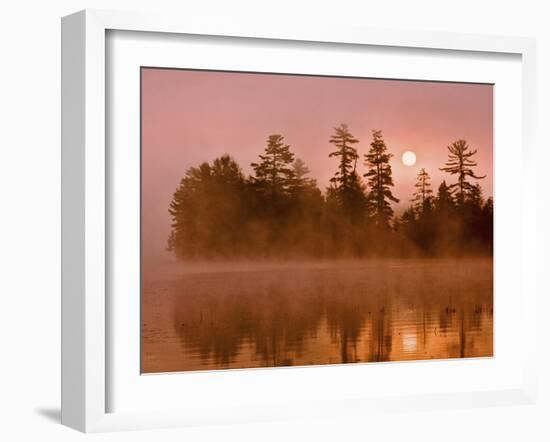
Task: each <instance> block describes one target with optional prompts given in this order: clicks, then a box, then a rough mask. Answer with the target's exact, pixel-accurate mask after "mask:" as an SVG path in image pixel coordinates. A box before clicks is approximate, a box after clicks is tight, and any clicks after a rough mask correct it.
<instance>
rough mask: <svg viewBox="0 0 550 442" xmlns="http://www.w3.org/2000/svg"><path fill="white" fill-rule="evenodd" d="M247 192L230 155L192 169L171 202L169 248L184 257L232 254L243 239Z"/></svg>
mask: <svg viewBox="0 0 550 442" xmlns="http://www.w3.org/2000/svg"><path fill="white" fill-rule="evenodd" d="M245 190H246V189H245V180H244V177H243V174H242V172H241V169H240V167H239V166H238V164H237V163H236V162H235V161H234V160H233V159H232V158H231V157H230V156H229V155H224V156H222V157H220V158H217V159H215V160H214V161H213V163H212V164H208V163H206V162H205V163H202V164H201V165H200V166H199V167H191V168H190V169H189V170H187V172H186V174H185V176H184V177H183V178H182V180H181V182H180V185H179V186H178V188H177V189H176V192H175V193H174V195H173V198H172V201H171V203H170V208H169V213H170V215H171V218H172V232H171V234H170V237H169V240H168V247H169V248H170V249H171V250H173V251H174V252H175V253H176V255H177V256H182V257H183V256H195V255H201V256H208V255H210V256H215V255H220V254H221V255H223V254H226V253H233V252H234V248H235V246H236V245H237V244H238V243H241V242H242V239H243V229H242V228H240V227H241V224H242V220H243V218H244V217H245V215H246V207H245V205H246V197H245V196H244V193H245Z"/></svg>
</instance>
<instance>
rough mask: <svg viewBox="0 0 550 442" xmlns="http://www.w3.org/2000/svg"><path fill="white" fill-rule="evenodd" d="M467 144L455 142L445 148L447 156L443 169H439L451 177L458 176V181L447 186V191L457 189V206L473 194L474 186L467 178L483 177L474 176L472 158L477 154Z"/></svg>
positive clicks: (474, 164) (479, 177)
mask: <svg viewBox="0 0 550 442" xmlns="http://www.w3.org/2000/svg"><path fill="white" fill-rule="evenodd" d="M469 148H470V147H469V146H468V143H467V142H466V141H465V140H457V141H455V142H454V143H453V144H451V145H450V146H447V149H448V151H449V154H448V155H449V156H448V159H447V162H446V163H445V167H442V168H440V169H439V170H442V171H444V172H448V173H450V174H451V175H458V181H457V182H456V183H454V184H451V185H450V186H449V189H455V188H456V189H457V190H458V192H457V194H456V202H457V203H458V204H459V205H463V204H464V202H465V201H466V198H467V196H468V195H469V194H471V193H472V192H475V186H474V185H473V184H472V183H470V182H469V181H468V178H473V179H476V180H481V179H483V178H485V175H484V176H476V175H475V174H474V171H473V169H472V168H473V167H476V166H477V163H476V162H475V161H474V160H473V159H472V157H473V156H474V155H475V154H476V153H477V150H469Z"/></svg>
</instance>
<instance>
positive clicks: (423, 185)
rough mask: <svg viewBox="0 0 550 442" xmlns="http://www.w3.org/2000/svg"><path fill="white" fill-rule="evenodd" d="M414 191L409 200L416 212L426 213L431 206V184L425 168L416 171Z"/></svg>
mask: <svg viewBox="0 0 550 442" xmlns="http://www.w3.org/2000/svg"><path fill="white" fill-rule="evenodd" d="M414 187H415V188H416V191H415V192H414V193H413V198H412V200H411V202H412V203H413V207H414V209H415V210H416V212H417V213H419V214H422V215H426V214H427V213H428V212H430V211H431V208H432V198H433V197H432V195H433V191H432V185H431V183H430V175H428V172H426V169H424V168H422V169H420V172H418V175H417V178H416V183H415V185H414Z"/></svg>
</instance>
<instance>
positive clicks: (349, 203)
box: [329, 124, 365, 221]
mask: <svg viewBox="0 0 550 442" xmlns="http://www.w3.org/2000/svg"><path fill="white" fill-rule="evenodd" d="M334 131H335V133H334V134H333V135H332V136H331V137H330V139H329V142H330V143H332V144H334V146H335V147H336V150H335V151H334V152H331V153H330V154H329V157H331V158H332V157H337V158H338V159H339V164H338V171H337V172H336V173H335V174H334V177H332V178H331V179H330V183H331V187H330V189H329V194H330V195H331V196H335V197H336V199H337V200H338V201H339V203H340V204H341V206H342V208H343V209H344V213H345V215H346V216H347V217H348V218H349V219H350V220H352V221H357V220H359V219H361V216H362V213H363V206H364V202H365V201H364V200H365V193H364V186H363V185H362V183H361V180H360V177H359V176H358V175H357V172H356V168H357V160H358V159H359V154H358V153H357V149H356V148H355V147H354V145H355V144H357V143H358V142H359V140H358V139H357V138H355V137H354V136H353V135H352V134H351V132H350V131H349V128H348V126H347V125H346V124H341V125H340V127H335V128H334Z"/></svg>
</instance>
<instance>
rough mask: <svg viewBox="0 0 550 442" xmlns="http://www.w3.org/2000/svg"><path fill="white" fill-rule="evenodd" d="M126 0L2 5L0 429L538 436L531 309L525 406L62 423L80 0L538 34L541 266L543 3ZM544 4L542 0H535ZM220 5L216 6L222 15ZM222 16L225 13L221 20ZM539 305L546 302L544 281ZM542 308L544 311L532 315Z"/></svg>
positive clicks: (545, 396)
mask: <svg viewBox="0 0 550 442" xmlns="http://www.w3.org/2000/svg"><path fill="white" fill-rule="evenodd" d="M508 3H509V2H505V1H485V2H482V1H480V0H475V1H470V0H461V1H455V2H449V1H446V2H443V1H441V0H439V1H437V0H436V1H423V0H417V1H414V2H411V1H408V0H402V1H385V2H384V1H382V0H377V1H376V2H372V1H365V0H362V1H356V2H351V1H345V0H338V1H334V0H333V1H330V2H328V1H327V2H324V1H321V0H317V1H312V2H309V1H301V2H298V1H297V0H292V1H291V0H288V1H287V0H277V1H274V0H271V1H269V2H260V1H250V2H247V1H239V0H232V1H219V2H214V1H209V0H203V1H202V2H200V3H199V2H198V1H195V2H189V1H184V0H178V1H173V2H170V1H163V0H155V1H154V2H153V1H151V0H150V1H140V0H134V1H129V0H127V1H125V0H111V1H100V0H88V1H87V2H82V1H78V0H76V1H75V0H73V1H68V0H67V1H51V2H39V1H30V0H21V1H19V2H17V3H16V2H14V1H12V2H10V4H3V5H2V9H0V49H1V51H0V54H1V55H2V58H1V60H2V68H1V69H0V122H1V123H0V202H1V206H0V207H2V212H1V214H2V216H1V217H0V260H1V261H0V269H1V272H0V275H1V277H0V296H1V298H0V299H1V300H2V304H1V307H2V308H1V310H0V343H1V346H0V351H1V353H0V355H1V356H0V439H2V440H7V441H18V440H60V441H64V440H82V439H84V438H85V437H92V438H93V439H95V440H102V441H103V440H109V441H110V440H136V441H141V440H143V441H150V440H151V439H154V440H182V439H185V438H186V439H187V440H193V441H195V440H211V441H217V440H224V441H231V440H267V441H271V440H273V441H275V440H277V441H281V440H322V441H324V440H327V441H328V440H344V439H347V438H353V439H356V438H357V439H371V440H410V439H415V438H418V439H419V440H434V441H441V440H445V441H454V440H457V441H459V440H460V441H464V440H484V439H490V440H499V441H500V440H528V441H533V440H534V441H536V440H549V438H550V429H549V428H548V418H549V416H550V382H549V380H548V377H549V375H548V373H550V344H549V343H550V339H549V338H550V333H549V329H550V328H549V326H548V325H547V324H546V323H544V322H543V321H539V330H540V338H539V347H540V373H541V376H540V379H539V391H540V398H539V402H538V405H536V406H523V407H503V408H491V409H483V410H459V411H439V412H419V413H410V414H397V415H396V414H394V415H383V414H381V415H378V416H370V417H368V418H364V419H352V418H349V419H334V420H330V421H325V422H317V421H302V422H289V423H283V424H280V423H279V424H274V423H269V424H254V425H246V426H244V425H235V426H231V427H214V428H200V429H186V430H161V431H156V432H149V431H147V432H133V433H118V434H101V435H94V436H84V435H81V434H79V433H77V432H74V431H73V430H69V429H67V428H64V427H62V426H60V425H59V423H58V421H59V385H60V382H59V366H60V363H59V357H60V356H59V351H60V344H59V341H60V330H59V323H60V315H59V312H60V293H59V289H60V275H59V270H60V259H59V258H60V247H59V240H60V210H59V205H60V195H59V189H60V128H59V124H60V104H59V102H60V100H59V95H60V31H59V18H60V16H62V15H65V14H68V13H71V12H73V11H75V10H78V9H82V8H85V7H94V8H117V9H130V10H155V11H162V10H163V8H167V9H168V11H167V12H172V13H179V14H200V15H203V14H205V15H206V14H214V16H215V17H217V18H216V20H224V19H229V20H236V21H237V22H238V21H239V20H242V21H245V20H253V19H255V18H259V19H261V20H265V18H266V17H268V16H269V17H270V18H271V19H272V20H273V21H277V20H291V21H297V22H301V21H303V22H304V23H305V24H306V25H307V23H308V22H310V21H311V20H315V21H321V22H340V23H353V24H363V25H367V26H373V27H384V28H404V29H425V30H448V31H455V32H475V33H489V34H509V35H527V36H536V37H537V38H538V78H539V85H538V91H539V94H538V111H539V115H538V125H539V138H538V140H539V141H538V143H539V145H538V148H539V152H538V162H537V168H538V170H537V172H538V175H537V177H536V178H534V179H533V181H532V185H533V187H536V188H537V189H538V191H539V206H540V207H539V246H540V247H539V265H540V269H539V271H540V274H541V275H542V274H543V271H544V268H543V267H544V264H545V262H546V264H547V265H548V264H550V261H549V260H548V253H547V252H544V251H543V248H544V246H546V247H548V235H547V233H546V232H545V231H543V230H542V228H541V226H543V225H545V224H546V225H550V222H549V221H550V220H549V212H548V210H547V209H545V208H544V207H543V205H542V204H543V203H544V202H545V200H547V199H548V196H547V195H545V194H544V191H545V189H548V187H549V186H548V184H547V182H546V177H548V171H547V168H548V167H549V163H550V153H549V152H548V144H549V143H548V136H547V135H546V132H547V127H548V125H549V124H550V87H549V85H548V83H546V82H545V80H546V81H548V80H549V79H550V26H549V25H548V23H549V22H550V13H549V12H548V11H547V10H545V9H544V7H545V5H544V3H545V2H543V1H540V2H536V1H529V0H522V1H516V2H513V4H510V5H509V6H507V4H508ZM546 3H547V2H546ZM224 17H225V18H224ZM227 17H232V18H227ZM543 284H544V287H542V289H541V290H540V292H541V293H542V294H543V296H542V298H541V299H540V304H539V311H540V312H541V313H542V314H546V312H547V311H548V308H549V307H550V303H549V302H548V299H547V298H546V295H549V296H550V291H549V290H548V284H547V283H546V282H543V281H539V285H541V286H542V285H543ZM541 319H542V317H541Z"/></svg>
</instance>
